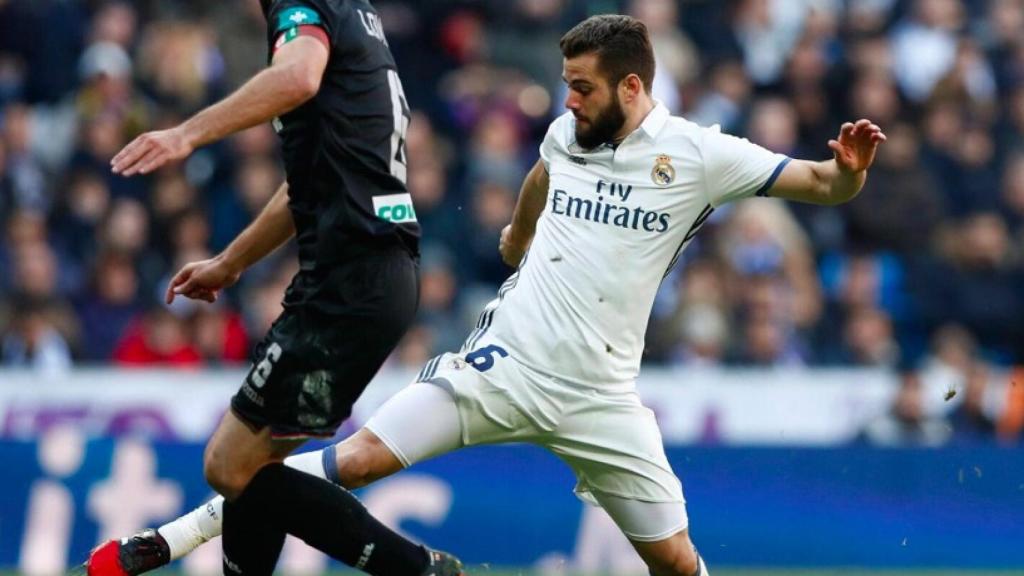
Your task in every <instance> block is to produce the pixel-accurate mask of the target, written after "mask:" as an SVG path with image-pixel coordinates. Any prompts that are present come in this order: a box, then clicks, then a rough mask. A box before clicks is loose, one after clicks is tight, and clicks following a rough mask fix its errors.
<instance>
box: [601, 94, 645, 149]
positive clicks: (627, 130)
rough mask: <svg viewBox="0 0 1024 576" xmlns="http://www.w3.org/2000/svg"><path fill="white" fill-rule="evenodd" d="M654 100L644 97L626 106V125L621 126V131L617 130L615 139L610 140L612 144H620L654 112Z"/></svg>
mask: <svg viewBox="0 0 1024 576" xmlns="http://www.w3.org/2000/svg"><path fill="white" fill-rule="evenodd" d="M654 106H655V104H654V99H653V98H651V97H650V96H647V95H644V96H641V97H640V98H637V99H636V101H634V102H633V105H632V106H628V105H627V106H626V123H625V124H623V125H622V130H619V132H618V133H617V134H615V138H613V139H612V143H614V144H621V143H622V141H623V140H625V139H626V136H629V135H630V134H632V133H633V132H635V131H636V129H637V128H639V127H640V125H641V124H643V123H644V120H646V119H647V115H648V114H650V113H651V110H654Z"/></svg>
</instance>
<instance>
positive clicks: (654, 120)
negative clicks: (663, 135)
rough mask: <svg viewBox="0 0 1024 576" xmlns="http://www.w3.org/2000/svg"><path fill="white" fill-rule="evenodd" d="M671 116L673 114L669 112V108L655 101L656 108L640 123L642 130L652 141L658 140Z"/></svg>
mask: <svg viewBox="0 0 1024 576" xmlns="http://www.w3.org/2000/svg"><path fill="white" fill-rule="evenodd" d="M671 115H672V113H671V112H669V111H668V108H667V107H666V106H665V105H664V104H662V103H661V101H660V100H655V101H654V108H652V109H651V111H650V112H648V113H647V117H646V118H644V121H643V122H642V123H640V130H641V131H642V132H643V133H644V134H646V135H647V137H648V138H650V139H651V140H656V139H657V138H658V134H659V133H660V132H661V129H662V128H664V127H665V123H666V122H668V119H669V117H670V116H671Z"/></svg>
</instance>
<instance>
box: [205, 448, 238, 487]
mask: <svg viewBox="0 0 1024 576" xmlns="http://www.w3.org/2000/svg"><path fill="white" fill-rule="evenodd" d="M203 475H204V476H205V477H206V483H207V484H209V485H210V488H213V489H214V490H215V491H216V492H217V493H218V494H220V495H221V496H223V497H224V498H227V499H228V500H234V499H235V498H238V496H239V495H241V494H242V491H244V490H245V486H246V484H248V483H249V478H248V477H247V475H246V474H243V473H241V472H240V471H238V470H235V469H234V468H233V467H232V466H231V465H230V463H229V462H228V460H227V459H226V458H224V457H223V456H222V455H220V454H219V452H218V451H217V450H216V449H210V448H207V450H206V454H204V456H203Z"/></svg>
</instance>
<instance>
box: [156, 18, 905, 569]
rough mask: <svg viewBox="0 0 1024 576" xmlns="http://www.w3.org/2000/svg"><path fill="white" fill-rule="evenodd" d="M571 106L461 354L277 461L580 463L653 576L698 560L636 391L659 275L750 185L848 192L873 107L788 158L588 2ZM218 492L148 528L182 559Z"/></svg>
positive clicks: (360, 475)
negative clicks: (735, 130) (723, 118)
mask: <svg viewBox="0 0 1024 576" xmlns="http://www.w3.org/2000/svg"><path fill="white" fill-rule="evenodd" d="M561 48H562V53H563V55H564V57H565V60H564V79H565V81H566V83H567V84H568V89H569V92H568V96H567V98H566V103H565V104H566V107H567V108H568V109H569V112H568V113H566V114H565V115H563V116H561V117H559V118H558V119H556V120H555V121H554V122H553V123H552V124H551V127H550V129H549V130H548V133H547V136H546V137H545V139H544V142H543V144H542V145H541V149H540V156H541V159H540V161H538V162H537V164H536V165H535V166H534V167H533V169H532V170H531V171H530V173H529V175H528V176H527V178H526V180H525V181H524V184H523V187H522V191H521V194H520V198H519V201H518V204H517V206H516V210H515V215H514V217H513V222H512V224H511V225H510V226H509V227H507V228H506V229H505V230H504V231H503V233H502V237H501V245H500V250H501V254H502V256H503V258H504V259H505V261H506V262H507V263H509V264H510V265H513V266H517V267H518V271H517V272H516V273H515V274H513V275H512V276H511V277H510V278H509V279H508V281H506V282H505V284H504V285H502V287H501V289H500V290H499V291H498V298H497V299H496V300H494V301H492V302H491V303H490V304H488V305H487V307H486V308H485V309H484V311H483V313H482V314H481V316H480V319H479V321H478V322H477V325H476V329H475V330H474V331H473V333H472V334H471V335H470V337H469V339H468V340H467V341H466V343H465V345H464V346H463V348H462V350H461V351H459V352H458V353H450V354H444V355H442V356H439V357H437V358H435V359H433V360H431V361H430V362H428V363H427V365H426V366H425V367H424V369H423V371H422V372H420V374H419V376H418V377H417V379H416V381H415V382H414V383H413V384H412V385H410V386H408V387H407V388H405V389H404V390H402V391H401V392H399V393H398V394H396V395H395V396H394V397H392V398H391V399H390V400H389V401H388V402H387V403H385V404H384V405H383V406H382V407H381V408H380V409H379V410H378V411H377V412H376V414H375V415H374V416H373V417H372V418H371V419H370V421H369V422H368V423H367V424H366V426H365V427H364V428H363V429H362V430H360V431H359V432H357V433H356V434H354V435H353V436H352V437H350V438H348V439H347V440H345V441H344V442H341V443H340V444H338V445H337V446H332V447H330V448H328V449H326V450H324V451H323V452H322V453H311V454H304V455H300V456H295V457H292V458H290V459H289V460H286V461H285V463H286V464H290V465H292V466H294V467H297V468H300V469H303V470H306V471H308V472H310V473H313V474H317V475H320V476H325V477H327V478H329V479H332V480H334V481H335V482H337V483H338V484H340V485H342V486H344V487H346V488H356V487H360V486H363V485H365V484H368V483H370V482H372V481H374V480H377V479H380V478H382V477H385V476H388V475H390V474H393V473H395V472H397V471H399V470H401V469H403V468H405V467H408V466H411V465H413V464H415V463H416V462H420V461H422V460H425V459H428V458H431V457H434V456H437V455H439V454H443V453H446V452H450V451H453V450H457V449H459V448H462V447H464V446H471V445H479V444H497V443H505V442H529V443H533V444H537V445H540V446H543V447H545V448H547V449H548V450H550V451H551V452H553V453H554V454H555V455H557V456H558V457H559V458H561V459H562V460H563V461H564V462H566V464H568V465H569V466H570V467H571V468H572V469H573V471H574V472H575V474H576V478H577V485H576V493H577V494H578V495H579V496H580V497H581V498H583V499H584V500H586V501H588V502H591V503H594V504H597V505H600V506H602V507H603V508H604V509H605V510H606V511H607V512H608V514H609V515H610V516H611V518H612V519H613V520H614V521H615V522H616V524H617V525H618V526H619V527H620V529H621V530H622V531H623V533H624V534H625V535H626V537H627V538H628V539H629V540H630V541H631V542H632V544H633V546H634V547H635V548H636V550H637V552H638V553H639V554H640V556H641V557H642V558H643V560H644V561H645V562H646V563H647V565H648V567H649V568H650V570H651V573H652V574H655V575H658V576H661V575H680V576H693V575H699V574H707V568H706V567H705V566H704V563H703V561H702V560H701V558H700V557H699V555H698V554H697V552H696V549H695V548H694V546H693V544H692V543H691V542H690V538H689V531H688V527H689V522H688V519H687V515H686V507H685V501H684V499H683V491H682V487H681V484H680V482H679V480H678V479H677V478H676V476H675V474H674V473H673V471H672V469H671V468H670V466H669V463H668V460H667V459H666V457H665V451H664V448H663V446H662V440H661V434H660V432H659V430H658V425H657V422H656V421H655V417H654V414H653V413H652V412H651V410H649V409H648V408H646V407H644V406H643V404H642V403H641V402H640V399H639V397H638V396H637V393H636V390H635V386H634V381H635V379H636V376H637V374H638V372H639V368H640V360H641V355H642V352H643V347H644V332H645V330H646V327H647V320H648V317H649V314H650V311H651V307H652V305H653V302H654V297H655V293H656V291H657V290H658V286H659V284H660V283H661V280H662V279H663V278H664V276H665V275H666V273H667V272H668V270H669V269H671V267H672V266H673V265H674V264H675V262H676V260H677V259H678V257H679V254H680V253H681V252H682V251H683V250H684V249H685V248H686V246H687V244H688V243H689V242H690V241H691V240H692V238H693V236H694V235H695V234H696V233H697V231H698V229H699V228H700V227H701V225H702V224H703V223H704V222H705V221H706V220H707V218H708V216H709V215H710V214H711V212H712V211H714V210H715V208H716V207H718V206H721V205H722V204H725V203H726V202H730V201H733V200H739V199H742V198H747V197H751V196H773V197H779V198H786V199H791V200H797V201H803V202H811V203H816V204H827V205H832V204H839V203H842V202H846V201H848V200H850V199H852V198H853V197H854V196H856V195H857V193H858V192H859V191H860V189H861V187H862V186H863V184H864V181H865V178H866V171H867V168H868V167H869V166H870V165H871V163H872V161H873V159H874V156H875V151H876V149H877V147H878V145H879V144H880V143H881V142H883V141H884V140H885V136H884V135H883V134H882V132H881V130H880V129H879V127H878V126H875V125H874V124H872V123H871V122H869V121H867V120H861V121H859V122H857V123H847V124H844V125H843V126H842V128H841V131H840V134H839V136H838V138H837V139H836V140H832V141H830V142H829V143H828V145H829V148H831V150H832V152H833V155H834V158H833V159H832V160H829V161H825V162H811V161H803V160H791V159H790V158H787V157H785V156H782V155H779V154H774V153H771V152H769V151H767V150H765V149H763V148H761V147H759V146H756V145H754V144H752V143H750V142H748V141H746V140H743V139H739V138H735V137H733V136H728V135H725V134H722V133H720V132H719V130H718V129H717V128H702V127H699V126H697V125H695V124H693V123H691V122H688V121H686V120H684V119H682V118H678V117H673V116H671V115H670V113H669V111H668V110H667V109H666V108H665V107H664V106H663V105H661V104H660V103H658V102H656V101H655V100H653V99H652V98H651V96H650V93H651V83H652V81H653V77H654V56H653V52H652V50H651V44H650V39H649V37H648V34H647V29H646V27H645V26H644V25H643V24H642V23H640V22H639V21H637V20H635V19H633V18H630V17H627V16H613V15H604V16H595V17H592V18H589V19H588V20H586V21H584V22H582V23H581V24H579V25H577V26H576V27H575V28H573V29H572V30H571V31H569V32H568V33H567V34H566V35H565V36H564V37H563V38H562V41H561ZM218 511H219V508H218V501H217V500H215V501H213V502H211V503H208V504H207V505H205V506H202V507H200V508H198V509H197V510H196V511H194V512H193V513H191V514H189V515H186V516H185V517H183V518H181V519H179V520H176V521H175V522H172V523H171V524H168V525H167V526H164V527H162V528H161V529H160V533H161V534H162V535H163V536H164V537H165V538H166V539H167V541H168V542H169V544H170V545H171V549H172V557H173V558H176V557H179V556H181V555H182V554H184V553H187V552H188V551H189V550H191V549H192V548H194V547H195V546H197V545H198V544H200V543H201V542H203V541H205V540H206V539H209V538H211V537H213V536H216V535H217V534H218V533H219V521H218V517H217V514H218Z"/></svg>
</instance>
